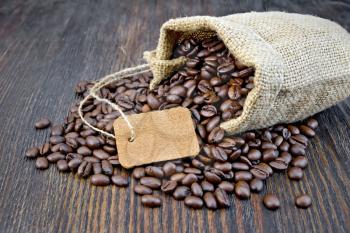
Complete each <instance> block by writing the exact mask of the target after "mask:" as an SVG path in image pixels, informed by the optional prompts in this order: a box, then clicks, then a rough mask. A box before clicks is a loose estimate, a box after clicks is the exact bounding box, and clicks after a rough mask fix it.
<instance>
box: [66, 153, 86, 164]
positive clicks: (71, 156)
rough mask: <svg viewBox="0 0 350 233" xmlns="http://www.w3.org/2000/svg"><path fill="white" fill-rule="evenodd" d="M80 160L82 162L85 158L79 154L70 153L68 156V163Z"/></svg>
mask: <svg viewBox="0 0 350 233" xmlns="http://www.w3.org/2000/svg"><path fill="white" fill-rule="evenodd" d="M75 158H78V159H80V160H83V156H82V155H80V154H77V153H69V154H67V155H66V160H67V162H69V161H71V160H72V159H75Z"/></svg>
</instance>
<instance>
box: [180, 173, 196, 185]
mask: <svg viewBox="0 0 350 233" xmlns="http://www.w3.org/2000/svg"><path fill="white" fill-rule="evenodd" d="M197 180H198V178H197V176H196V175H195V174H187V175H186V176H185V177H184V178H182V180H181V183H182V184H183V185H185V186H190V185H191V184H192V183H194V182H197Z"/></svg>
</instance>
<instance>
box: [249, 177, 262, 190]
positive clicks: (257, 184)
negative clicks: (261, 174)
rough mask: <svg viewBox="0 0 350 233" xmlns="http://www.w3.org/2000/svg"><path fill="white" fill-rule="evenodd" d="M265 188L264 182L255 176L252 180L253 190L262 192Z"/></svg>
mask: <svg viewBox="0 0 350 233" xmlns="http://www.w3.org/2000/svg"><path fill="white" fill-rule="evenodd" d="M263 188H264V182H263V181H262V180H259V179H257V178H254V179H252V180H251V181H250V190H251V191H252V192H260V191H262V189H263Z"/></svg>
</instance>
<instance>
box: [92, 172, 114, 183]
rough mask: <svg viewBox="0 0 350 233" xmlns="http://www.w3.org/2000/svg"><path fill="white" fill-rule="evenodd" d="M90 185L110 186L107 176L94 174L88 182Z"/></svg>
mask: <svg viewBox="0 0 350 233" xmlns="http://www.w3.org/2000/svg"><path fill="white" fill-rule="evenodd" d="M90 182H91V184H92V185H96V186H106V185H109V184H110V179H109V177H108V176H106V175H103V174H95V175H93V176H91V180H90Z"/></svg>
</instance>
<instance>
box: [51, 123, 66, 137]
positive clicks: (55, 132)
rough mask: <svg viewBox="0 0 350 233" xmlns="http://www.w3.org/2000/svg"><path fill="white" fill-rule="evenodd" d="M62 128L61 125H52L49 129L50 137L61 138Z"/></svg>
mask: <svg viewBox="0 0 350 233" xmlns="http://www.w3.org/2000/svg"><path fill="white" fill-rule="evenodd" d="M63 133H64V128H63V126H62V125H54V126H52V127H51V136H62V135H63Z"/></svg>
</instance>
